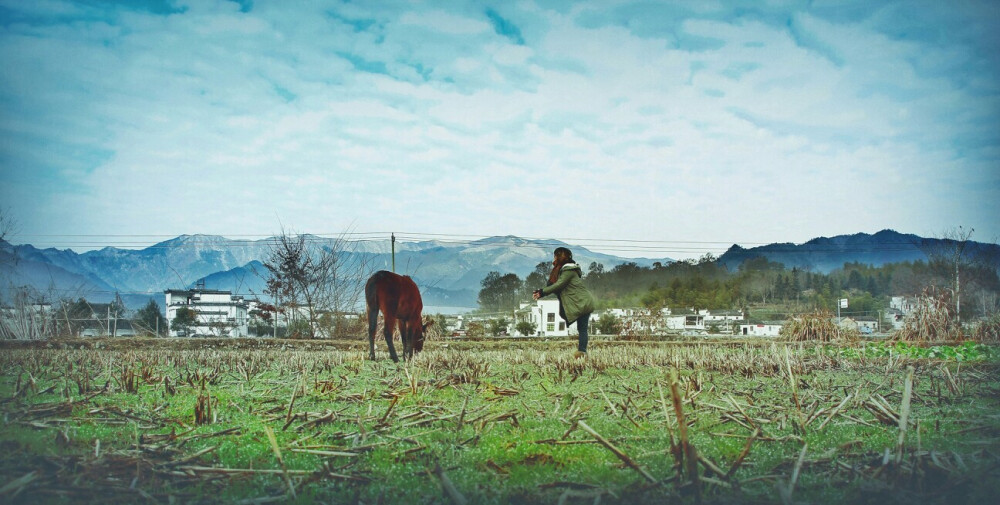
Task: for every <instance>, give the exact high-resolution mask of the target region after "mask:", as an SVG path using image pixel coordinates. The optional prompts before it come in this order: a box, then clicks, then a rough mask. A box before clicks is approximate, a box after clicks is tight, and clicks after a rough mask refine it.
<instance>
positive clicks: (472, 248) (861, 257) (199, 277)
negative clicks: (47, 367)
mask: <svg viewBox="0 0 1000 505" xmlns="http://www.w3.org/2000/svg"><path fill="white" fill-rule="evenodd" d="M306 238H307V240H308V243H309V244H311V245H315V246H319V247H331V248H334V249H335V250H339V251H341V254H342V255H344V257H345V259H347V260H350V259H352V256H357V257H358V259H362V260H363V261H364V262H365V263H366V264H367V265H368V266H369V267H371V268H372V270H379V269H385V270H389V269H390V268H391V265H392V254H391V253H392V248H393V243H392V242H391V241H390V240H389V239H385V240H364V241H344V240H343V239H330V238H324V237H318V236H306ZM274 243H275V240H274V239H273V238H271V239H261V240H234V239H228V238H225V237H221V236H215V235H182V236H179V237H176V238H173V239H170V240H167V241H164V242H160V243H158V244H155V245H152V246H150V247H147V248H144V249H119V248H114V247H105V248H103V249H99V250H94V251H87V252H84V253H76V252H74V251H72V250H69V249H54V248H48V249H38V248H36V247H34V246H32V245H30V244H24V245H12V244H10V243H7V242H4V241H2V240H0V291H2V292H3V294H5V295H6V294H7V293H8V292H9V290H10V289H11V287H13V286H24V285H28V286H32V287H34V288H35V289H37V290H38V291H40V292H42V293H47V294H48V296H49V297H51V298H56V299H60V298H72V299H75V298H78V297H85V298H87V299H88V300H91V301H94V302H105V301H108V300H110V299H111V298H113V297H114V296H115V294H116V293H118V294H121V296H122V298H123V299H124V300H125V302H126V304H127V305H128V306H129V307H137V306H139V305H142V304H145V303H147V302H148V300H150V299H153V300H156V301H157V303H160V304H162V303H163V291H164V290H166V289H187V288H190V287H193V286H194V285H195V284H196V283H198V282H199V281H203V282H204V284H205V287H206V288H208V289H222V290H230V291H233V292H234V293H238V294H241V295H244V296H247V297H255V296H259V297H261V298H266V297H265V295H263V291H264V278H265V277H266V269H265V268H264V267H263V264H262V261H263V260H264V259H265V258H266V257H267V255H268V253H269V251H270V248H271V246H272V245H273V244H274ZM558 246H566V247H569V248H571V249H572V250H573V252H574V256H575V258H576V260H577V262H579V263H580V264H581V265H583V266H584V268H585V269H586V267H587V266H588V265H589V264H590V263H591V262H597V263H600V264H602V265H604V267H605V269H606V270H611V269H612V268H614V267H615V266H617V265H620V264H622V263H626V262H634V263H636V264H638V265H640V266H651V265H652V264H653V263H655V262H660V263H662V264H667V263H670V262H672V261H674V260H672V259H670V258H624V257H619V256H614V255H609V254H602V253H598V252H594V251H590V250H588V249H586V248H583V247H579V246H575V245H571V244H565V243H563V242H559V241H556V240H533V239H524V238H519V237H515V236H498V237H489V238H484V239H481V240H475V241H448V240H431V241H421V242H395V252H396V254H395V256H396V258H395V260H396V271H397V272H399V273H403V274H407V275H410V276H411V277H413V278H414V280H415V281H416V282H417V284H418V285H419V286H420V287H421V291H422V292H423V296H424V303H425V305H428V306H438V307H465V308H471V307H475V306H476V298H477V295H478V292H479V289H480V287H481V285H480V282H481V280H482V279H483V278H484V277H485V276H486V275H487V274H488V273H489V272H491V271H498V272H501V273H514V274H517V275H518V276H519V277H521V278H522V279H523V278H525V277H526V276H527V274H529V273H530V272H532V271H533V270H534V269H535V266H536V265H538V264H539V263H541V262H548V261H550V260H551V257H552V256H551V255H552V250H553V249H555V248H556V247H558ZM949 247H951V249H954V245H953V243H949V241H947V240H944V239H928V238H922V237H918V236H916V235H909V234H902V233H898V232H895V231H892V230H883V231H880V232H878V233H875V234H874V235H869V234H865V233H858V234H855V235H841V236H836V237H831V238H826V237H820V238H816V239H813V240H810V241H808V242H806V243H804V244H798V245H796V244H792V243H782V244H769V245H764V246H759V247H753V248H749V249H748V248H743V247H740V246H739V245H733V246H732V247H731V248H729V250H727V251H726V252H725V253H724V254H723V255H722V256H720V257H719V258H718V261H719V262H720V263H721V264H723V265H725V266H726V267H727V268H728V269H730V270H735V269H737V268H738V267H739V265H740V264H742V263H743V262H744V261H746V260H747V259H750V258H755V257H766V258H767V259H768V260H770V261H773V262H778V263H782V264H784V265H785V266H786V267H787V268H792V267H797V268H800V269H805V270H811V271H815V272H823V273H827V272H829V271H831V270H834V269H837V268H840V267H842V266H843V264H844V263H845V262H860V263H864V264H871V265H874V266H880V265H883V264H886V263H897V262H902V261H918V260H926V259H927V257H928V254H929V253H930V252H931V251H933V250H935V248H937V249H938V250H942V248H944V250H946V249H947V248H949ZM967 247H969V250H970V251H975V252H976V253H985V254H993V255H994V256H993V257H994V258H997V257H1000V246H998V245H997V244H984V243H979V242H969V243H968V246H967ZM352 263H353V262H351V261H347V262H346V264H352Z"/></svg>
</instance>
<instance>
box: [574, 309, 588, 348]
mask: <svg viewBox="0 0 1000 505" xmlns="http://www.w3.org/2000/svg"><path fill="white" fill-rule="evenodd" d="M589 327H590V314H584V315H582V316H580V317H579V318H577V320H576V329H577V330H579V331H580V340H579V341H578V343H577V344H576V350H578V351H580V352H587V329H588V328H589Z"/></svg>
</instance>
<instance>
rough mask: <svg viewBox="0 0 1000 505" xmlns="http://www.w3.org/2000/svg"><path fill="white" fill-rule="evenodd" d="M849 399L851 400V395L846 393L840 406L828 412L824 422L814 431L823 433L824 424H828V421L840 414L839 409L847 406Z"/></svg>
mask: <svg viewBox="0 0 1000 505" xmlns="http://www.w3.org/2000/svg"><path fill="white" fill-rule="evenodd" d="M850 399H851V394H850V393H848V394H847V396H846V397H844V399H843V401H841V402H840V405H837V407H836V408H835V409H833V411H831V412H830V415H829V416H827V418H826V420H824V421H823V422H822V423H820V425H819V427H818V428H816V431H823V427H824V426H826V423H828V422H830V420H831V419H833V416H835V415H837V412H840V409H842V408H844V405H847V402H848V401H849V400H850Z"/></svg>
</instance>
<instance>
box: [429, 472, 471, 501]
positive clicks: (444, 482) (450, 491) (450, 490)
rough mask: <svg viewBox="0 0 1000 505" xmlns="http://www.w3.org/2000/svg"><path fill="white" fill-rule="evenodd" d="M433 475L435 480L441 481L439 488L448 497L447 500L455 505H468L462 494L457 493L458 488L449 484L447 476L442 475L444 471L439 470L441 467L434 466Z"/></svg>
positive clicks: (449, 480)
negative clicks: (442, 489)
mask: <svg viewBox="0 0 1000 505" xmlns="http://www.w3.org/2000/svg"><path fill="white" fill-rule="evenodd" d="M434 475H436V476H437V478H438V479H439V480H440V481H441V487H443V488H444V492H445V493H446V494H447V495H448V498H450V499H451V501H452V502H453V503H454V504H455V505H466V504H467V503H469V501H468V500H466V499H465V496H462V493H461V492H459V490H458V488H456V487H455V484H454V483H452V482H451V479H449V478H448V475H447V474H445V473H444V470H443V469H442V468H441V465H439V464H435V465H434Z"/></svg>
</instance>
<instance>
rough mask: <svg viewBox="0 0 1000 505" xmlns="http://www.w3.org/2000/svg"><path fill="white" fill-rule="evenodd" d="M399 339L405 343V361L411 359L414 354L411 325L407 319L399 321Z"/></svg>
mask: <svg viewBox="0 0 1000 505" xmlns="http://www.w3.org/2000/svg"><path fill="white" fill-rule="evenodd" d="M399 338H400V340H402V341H403V359H404V360H408V359H410V355H411V354H413V342H411V341H410V325H409V324H408V323H407V321H406V320H405V319H400V320H399Z"/></svg>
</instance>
